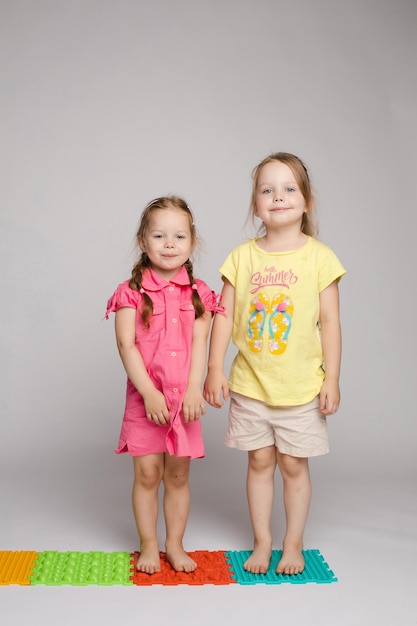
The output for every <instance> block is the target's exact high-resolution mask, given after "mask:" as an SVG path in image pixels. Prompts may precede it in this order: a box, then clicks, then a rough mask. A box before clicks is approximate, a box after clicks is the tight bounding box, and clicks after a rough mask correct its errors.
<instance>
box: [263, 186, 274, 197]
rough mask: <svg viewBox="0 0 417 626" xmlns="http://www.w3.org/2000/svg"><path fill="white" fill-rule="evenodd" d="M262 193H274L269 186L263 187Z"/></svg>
mask: <svg viewBox="0 0 417 626" xmlns="http://www.w3.org/2000/svg"><path fill="white" fill-rule="evenodd" d="M262 193H263V194H265V195H268V194H270V193H272V189H270V188H269V187H268V188H267V189H263V191H262Z"/></svg>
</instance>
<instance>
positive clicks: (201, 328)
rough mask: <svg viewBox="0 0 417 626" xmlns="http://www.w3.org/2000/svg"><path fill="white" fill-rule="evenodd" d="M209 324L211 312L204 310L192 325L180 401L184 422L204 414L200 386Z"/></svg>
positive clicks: (204, 364) (204, 366) (191, 420)
mask: <svg viewBox="0 0 417 626" xmlns="http://www.w3.org/2000/svg"><path fill="white" fill-rule="evenodd" d="M210 324H211V313H210V312H209V311H206V312H205V313H204V315H202V316H201V317H199V318H197V319H196V320H195V322H194V326H193V341H192V346H191V363H190V372H189V375H188V382H187V389H186V390H185V394H184V400H183V402H182V412H183V414H184V420H185V422H186V423H187V422H194V421H195V420H198V419H199V418H200V415H204V414H205V412H206V405H205V404H204V398H203V393H202V390H201V386H202V383H203V376H204V370H205V369H206V356H207V338H208V334H209V331H210Z"/></svg>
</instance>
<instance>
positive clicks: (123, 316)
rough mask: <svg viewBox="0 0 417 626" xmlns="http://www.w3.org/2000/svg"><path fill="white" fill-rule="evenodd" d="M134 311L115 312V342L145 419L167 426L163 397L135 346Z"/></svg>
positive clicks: (121, 310)
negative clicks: (143, 405) (135, 390)
mask: <svg viewBox="0 0 417 626" xmlns="http://www.w3.org/2000/svg"><path fill="white" fill-rule="evenodd" d="M135 323H136V309H131V308H128V307H123V308H121V309H119V310H118V311H117V312H116V341H117V347H118V350H119V354H120V358H121V359H122V363H123V366H124V368H125V370H126V374H127V375H128V378H129V380H130V381H131V382H132V383H133V385H134V386H135V388H136V389H137V390H138V392H139V393H140V395H141V396H142V398H143V401H144V403H145V409H146V417H147V418H148V419H149V420H151V421H153V422H155V424H168V422H169V412H168V407H167V404H166V401H165V397H164V395H163V394H162V393H161V392H160V391H158V389H156V387H155V385H154V384H153V382H152V380H151V379H150V377H149V374H148V372H147V371H146V367H145V364H144V362H143V359H142V355H141V353H140V352H139V350H138V349H137V347H136V344H135Z"/></svg>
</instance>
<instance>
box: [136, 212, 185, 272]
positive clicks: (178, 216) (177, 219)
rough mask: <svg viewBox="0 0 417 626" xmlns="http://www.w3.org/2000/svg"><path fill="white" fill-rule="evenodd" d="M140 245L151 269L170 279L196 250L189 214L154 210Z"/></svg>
mask: <svg viewBox="0 0 417 626" xmlns="http://www.w3.org/2000/svg"><path fill="white" fill-rule="evenodd" d="M139 245H140V248H141V250H142V251H143V252H146V253H147V255H148V257H149V261H150V263H151V267H152V269H153V270H154V271H155V272H156V273H157V274H159V275H160V276H162V278H165V280H171V278H173V277H174V276H175V274H176V273H177V272H178V270H179V269H180V268H181V267H182V266H183V265H184V263H185V262H186V261H187V259H188V258H189V257H190V255H191V253H192V251H193V250H194V247H195V244H194V242H193V241H192V237H191V231H190V223H189V218H188V216H187V214H186V213H184V212H183V211H180V210H178V209H157V210H156V211H153V212H152V213H151V215H150V218H149V224H148V227H147V229H146V233H145V236H144V237H143V239H142V240H141V241H140V242H139Z"/></svg>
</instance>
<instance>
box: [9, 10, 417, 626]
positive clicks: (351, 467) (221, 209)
mask: <svg viewBox="0 0 417 626" xmlns="http://www.w3.org/2000/svg"><path fill="white" fill-rule="evenodd" d="M416 31H417V4H416V2H415V1H414V0H396V1H395V2H394V1H392V0H350V2H342V1H339V0H333V1H331V0H313V1H309V0H292V1H291V2H286V1H284V0H256V1H255V0H241V1H238V0H229V1H224V0H197V1H192V0H173V1H168V0H165V1H163V0H153V1H152V2H146V1H144V0H117V1H116V0H33V1H30V0H13V1H12V0H0V42H1V43H0V46H1V52H2V54H1V59H2V60H1V68H2V91H1V108H2V115H1V119H2V126H1V128H2V131H1V132H2V135H1V172H2V183H1V187H0V194H1V196H0V197H1V231H0V236H1V259H0V271H1V292H2V307H1V319H0V323H1V362H0V367H1V377H0V384H1V405H0V497H1V501H0V503H1V509H2V514H1V517H0V530H1V534H0V550H25V549H30V550H39V551H40V550H53V549H56V550H103V551H108V550H134V549H137V539H136V531H135V528H134V524H133V517H132V514H131V511H130V488H131V474H132V469H131V461H130V459H129V458H128V457H123V458H121V457H116V456H115V455H114V454H113V449H114V447H115V446H116V444H117V439H118V434H119V428H120V420H121V415H122V411H123V404H124V385H125V375H124V372H123V369H122V366H121V363H120V360H119V357H118V355H117V351H116V347H115V340H114V331H113V321H107V322H106V321H103V320H102V317H103V315H104V311H105V305H106V301H107V298H108V297H109V296H110V295H111V294H112V292H113V290H114V289H115V287H116V285H117V284H118V283H119V282H122V281H123V280H124V279H126V278H127V277H128V276H129V274H130V269H131V265H132V263H133V261H134V258H135V249H134V233H135V228H136V225H137V221H138V216H139V213H140V211H141V210H142V208H143V206H144V205H145V204H146V202H148V200H150V199H151V198H153V197H155V196H157V195H162V194H167V193H178V194H180V195H183V196H184V197H185V198H186V199H187V201H188V203H189V204H190V206H191V207H192V209H193V211H194V213H195V218H196V223H197V227H198V230H199V232H200V235H201V238H202V240H203V246H202V248H201V250H200V252H199V255H198V258H197V259H196V263H195V268H196V271H195V274H196V275H197V276H199V277H201V278H203V279H204V280H206V281H207V282H208V283H209V284H210V285H211V286H212V287H213V288H214V289H215V290H216V291H219V290H220V288H221V281H220V277H219V274H218V267H219V266H220V264H221V263H222V261H223V259H224V258H225V256H226V255H227V253H228V252H229V251H230V250H231V248H232V247H233V246H234V245H236V244H238V243H239V242H241V241H242V240H243V239H244V238H246V237H247V236H250V235H251V234H252V233H251V232H250V231H249V232H248V231H247V229H246V230H245V229H244V222H245V219H246V214H247V207H248V203H249V194H250V186H251V178H250V173H251V170H252V168H253V167H254V166H255V165H256V164H257V163H258V162H259V160H261V159H262V158H263V157H264V156H266V155H267V154H269V153H270V152H272V151H276V150H286V151H290V152H293V153H295V154H298V155H299V156H300V157H302V158H303V159H304V160H305V162H306V163H307V165H308V166H309V169H310V172H311V175H312V178H313V182H314V185H315V188H316V190H317V199H318V209H319V222H320V238H321V239H322V240H323V241H324V242H325V243H327V244H328V245H330V246H331V247H332V248H333V249H334V250H335V252H336V253H337V255H338V256H339V258H340V259H341V261H342V263H343V264H344V265H345V267H346V269H347V272H348V273H347V275H346V277H345V278H344V279H343V280H342V282H341V287H340V291H341V306H342V324H343V341H344V347H343V371H342V378H341V386H342V404H341V408H340V410H339V412H338V414H337V415H336V416H333V417H331V418H330V420H329V428H330V438H331V453H330V454H329V455H328V456H326V457H324V458H321V459H318V460H314V461H313V462H312V464H311V467H312V474H313V481H314V496H313V505H312V511H311V515H310V520H309V525H308V528H307V531H306V547H308V548H315V547H317V548H319V549H321V550H322V552H323V553H324V555H325V556H326V557H327V560H328V561H329V563H330V565H331V566H332V567H333V568H334V569H335V570H336V574H337V575H339V577H340V575H341V574H344V576H343V575H342V578H343V579H344V583H343V582H340V583H338V585H339V586H337V585H331V586H327V587H326V590H324V589H323V587H320V588H318V587H316V586H313V587H304V586H302V587H303V589H301V588H300V587H298V588H297V590H296V591H295V587H294V586H287V587H286V588H285V590H284V589H283V588H282V586H281V588H280V589H279V594H281V595H280V597H281V601H282V602H283V604H282V607H285V608H282V610H283V611H284V613H285V615H286V616H288V617H291V618H293V617H294V618H295V617H298V618H301V617H303V615H302V614H301V613H300V611H302V610H306V611H308V615H309V619H310V620H311V619H313V616H314V615H315V610H317V622H314V623H321V624H323V623H339V624H342V623H346V624H351V623H352V620H353V619H355V620H356V621H357V623H358V624H361V623H364V624H365V623H366V624H373V623H378V624H392V623H394V622H393V621H392V620H393V619H394V620H395V619H397V618H398V616H399V615H401V617H402V619H403V622H402V623H403V624H416V623H417V607H416V600H415V597H414V592H412V593H408V591H407V589H408V587H407V585H409V586H410V589H411V590H412V589H414V588H415V583H416V582H417V578H416V574H415V570H414V567H413V563H414V562H415V557H416V544H417V537H416V527H417V502H416V478H417V460H416V458H417V455H416V436H417V427H416V414H415V406H414V405H415V402H414V387H415V384H416V366H415V349H416V331H415V328H416V325H415V306H414V301H415V294H414V280H413V279H414V272H415V267H416V263H415V242H414V239H415V230H416V228H415V227H416V211H415V178H416V171H417V169H416V166H417V149H416V146H417V127H416V122H415V111H416V104H417V98H416V90H417V88H416V58H417V57H416V53H417V39H416V35H417V32H416ZM232 356H233V350H232V349H231V351H230V354H229V359H231V358H232ZM226 422H227V410H226V409H224V410H222V411H216V410H214V409H211V408H208V411H207V415H206V417H205V418H204V426H203V427H204V436H205V442H206V454H207V456H206V459H204V460H203V461H198V462H195V463H193V467H192V489H193V500H192V512H191V516H190V522H189V527H188V530H187V542H186V547H187V548H188V549H190V550H192V549H209V550H219V549H249V548H250V547H251V542H252V538H251V532H250V526H249V522H248V519H247V513H246V501H245V494H244V480H245V471H246V458H245V455H243V454H239V453H238V452H236V451H231V450H228V449H225V448H224V446H223V437H224V432H225V427H226ZM278 484H279V483H278ZM281 509H282V507H281V500H280V493H279V490H278V489H277V503H276V507H275V510H274V528H275V531H274V535H275V540H276V541H275V547H276V548H279V547H280V542H281V538H282V531H283V519H282V510H281ZM160 531H161V540H163V527H161V529H160ZM387 550H388V552H387ZM387 562H388V563H389V566H388V569H389V570H390V571H391V572H392V570H394V572H395V573H397V575H399V572H403V574H402V576H401V581H398V584H397V585H395V584H394V586H393V584H392V580H391V582H390V584H388V579H387V578H386V576H385V573H384V568H385V567H387ZM377 563H378V567H376V564H377ZM375 569H377V570H378V572H379V576H380V578H378V579H377V582H375V579H374V578H373V577H372V576H373V575H374V574H372V576H371V578H369V576H370V573H371V571H372V572H373V573H374V572H375ZM364 574H365V576H364ZM360 575H362V576H364V578H363V579H362V582H363V583H364V584H365V582H366V583H367V584H368V585H371V587H369V586H368V587H366V586H365V587H364V586H363V585H361V584H360V582H359V580H358V578H357V577H358V576H360ZM404 580H405V583H404ZM353 581H355V582H356V584H357V587H356V588H355V592H353V589H352V588H351V587H349V583H353ZM343 584H345V587H343ZM346 585H347V586H346ZM378 585H379V586H378ZM380 585H382V587H381V586H380ZM404 585H405V586H404ZM330 588H331V589H330ZM370 589H373V591H370ZM375 589H378V591H376V590H375ZM46 591H49V594H46V595H45V596H42V595H41V594H42V593H45V590H43V591H42V590H36V591H35V590H34V588H33V589H31V590H27V589H25V588H3V589H0V594H1V595H4V596H5V599H6V603H4V602H3V601H1V602H0V616H1V615H2V611H4V612H5V615H6V616H7V617H8V622H7V623H8V624H14V623H16V624H20V623H22V622H21V621H19V619H20V617H19V613H18V606H20V602H19V598H20V595H21V594H23V595H22V599H23V597H24V600H25V602H27V601H28V600H29V597H30V598H31V602H34V604H33V605H32V610H33V611H34V614H36V610H42V614H43V611H44V608H43V607H44V606H45V604H43V602H47V603H48V606H49V611H50V613H51V614H53V606H54V605H53V604H52V605H51V604H50V602H51V592H50V590H46ZM64 591H65V590H64V589H63V588H60V590H59V591H56V593H60V594H61V593H64ZM71 591H72V590H69V591H68V590H66V593H67V594H69V595H68V598H69V597H70V596H71ZM200 591H201V593H203V594H208V593H209V592H210V593H211V594H213V593H216V594H221V596H220V597H221V599H222V602H223V606H224V607H228V608H227V609H226V608H225V609H224V612H223V613H222V614H223V615H225V616H229V617H230V616H236V615H237V613H236V612H235V611H236V610H237V608H235V607H237V606H238V605H239V606H240V607H241V610H243V612H244V617H243V618H242V619H243V620H245V619H248V620H251V621H252V619H255V616H256V617H259V616H260V613H259V611H260V609H259V607H260V606H263V607H264V610H265V619H266V617H267V616H270V614H271V611H273V610H274V609H273V607H275V600H274V601H273V602H272V595H271V594H275V597H277V592H278V590H277V588H275V589H271V588H270V587H269V588H266V586H264V585H259V586H257V587H256V588H255V587H254V588H250V590H249V591H250V592H251V593H253V594H264V595H262V598H261V597H259V598H258V600H259V602H257V603H255V604H253V605H252V604H251V602H252V600H251V601H250V602H249V599H248V603H249V604H248V605H247V606H246V605H245V604H244V603H243V600H237V598H236V594H237V593H239V590H237V586H235V587H234V588H233V590H232V589H231V588H230V587H226V588H221V589H220V588H219V589H215V590H213V589H212V588H211V589H208V588H204V589H203V590H200ZM100 592H102V593H104V592H103V591H102V590H96V589H89V590H88V592H87V590H85V594H87V593H88V594H89V595H86V596H85V601H86V602H91V612H92V614H95V615H96V616H97V613H94V610H95V609H94V607H95V602H96V596H95V594H98V593H100ZM244 592H245V594H246V595H245V596H244V598H245V599H247V597H248V589H246V590H244ZM348 592H349V595H343V594H345V593H346V594H348ZM73 593H75V591H74V592H73ZM115 593H116V590H114V589H112V590H107V595H106V596H105V601H106V602H110V604H109V605H108V606H107V607H106V609H105V613H106V616H107V619H109V620H113V621H114V619H116V617H115V616H116V615H119V612H117V608H116V607H117V605H118V602H117V601H114V605H113V600H109V598H114V594H115ZM118 593H123V600H122V603H123V604H122V607H123V605H125V604H126V602H127V603H129V602H133V598H131V596H129V595H128V594H127V592H126V590H122V591H120V590H119V592H118ZM130 593H131V590H130ZM146 593H147V594H148V595H146V597H145V598H143V597H142V600H141V602H142V611H145V612H146V611H147V610H149V615H150V616H152V614H153V613H152V610H153V609H152V606H154V602H155V597H157V598H159V597H160V596H158V595H157V594H161V593H165V598H166V607H167V611H169V614H170V615H171V616H172V611H173V610H174V611H175V608H173V607H175V606H176V604H175V603H176V602H177V601H178V597H179V596H178V594H182V593H185V591H184V590H180V589H177V590H176V593H177V596H175V598H176V599H175V600H174V599H172V598H174V596H172V597H171V596H170V594H173V593H174V590H166V589H164V590H163V591H162V590H161V588H159V589H156V588H153V589H151V590H150V589H147V590H146ZM188 593H190V590H188ZM193 593H197V592H196V591H195V590H194V591H193ZM242 593H243V591H242ZM295 593H297V594H301V596H300V598H301V597H302V598H304V599H303V601H301V599H299V598H298V596H297V599H295V596H294V594H295ZM324 593H326V594H332V595H331V597H332V599H331V600H329V598H328V597H327V596H323V594H324ZM353 593H355V594H356V595H355V596H354V597H356V598H357V601H355V603H353V604H351V602H350V599H349V598H350V597H351V596H352V594H353ZM29 594H31V595H29ZM35 594H39V595H35ZM228 594H229V595H228ZM230 594H232V596H230ZM233 594H235V596H234V597H233ZM265 594H268V595H265ZM303 594H304V595H303ZM334 594H342V595H341V596H340V597H339V596H337V597H336V596H335V595H334ZM402 594H405V595H404V597H402ZM134 595H136V593H135V594H134ZM55 597H56V596H55ZM254 597H255V596H254ZM412 597H414V600H412V599H411V598H412ZM170 598H171V599H172V602H173V603H174V604H172V605H170V601H171V600H170ZM187 598H188V599H187V600H186V601H187V602H188V601H189V602H190V603H191V605H192V603H193V602H194V601H195V602H196V607H197V606H200V604H199V602H200V601H201V599H200V600H197V598H196V596H192V597H191V596H187ZM242 598H243V596H242ZM307 598H309V599H310V601H311V603H312V604H311V605H310V606H309V605H308V603H307V604H305V600H306V599H307ZM148 600H149V604H147V602H148ZM184 601H185V600H184ZM219 601H220V598H219ZM287 601H288V604H286V602H287ZM8 602H10V604H8ZM37 602H39V605H38V604H37ZM228 602H230V604H228ZM300 602H301V604H302V606H303V607H304V606H305V609H301V608H300V607H301V604H300ZM322 602H323V603H324V604H325V606H326V607H327V611H328V613H325V612H324V613H321V612H320V610H319V609H320V607H321V603H322ZM259 603H260V604H259ZM268 603H269V604H268ZM317 603H318V604H317ZM410 603H411V604H410ZM217 604H218V602H217V599H216V600H215V601H214V602H213V601H212V600H209V602H208V605H209V606H208V608H207V613H205V616H206V618H207V619H208V620H209V621H208V622H207V623H210V621H211V620H212V619H214V616H215V615H216V616H217V619H219V618H218V613H211V612H210V611H214V607H215V606H217ZM2 605H3V609H2V608H1V607H2ZM255 605H256V606H255ZM85 606H87V605H85ZM88 606H90V605H88ZM100 606H101V607H103V606H106V605H105V602H104V599H103V597H101V599H100ZM133 606H134V604H132V607H133ZM342 606H343V607H344V608H343V609H341V607H342ZM40 607H42V609H40ZM256 607H257V608H256ZM268 607H269V608H268ZM358 607H362V609H360V608H358ZM57 610H58V609H57ZM86 610H87V609H86ZM132 610H133V609H132ZM196 610H197V609H196ZM339 610H340V611H341V613H338V611H339ZM71 611H72V613H71ZM74 611H76V606H75V605H73V603H72V601H71V609H70V612H69V613H66V617H63V618H62V619H64V621H63V622H62V621H61V623H68V624H71V623H75V621H76V620H77V623H83V621H82V620H83V617H82V616H83V615H84V617H85V616H86V615H87V613H86V612H84V613H82V614H78V613H75V612H74ZM112 611H114V612H112ZM332 611H334V613H332ZM357 611H359V613H358V612H357ZM401 612H402V613H401ZM23 614H24V613H22V615H23ZM121 614H122V615H123V611H122V613H121ZM261 614H262V612H261ZM56 615H57V613H56V614H54V618H56ZM193 615H194V617H195V615H196V613H193ZM306 615H307V613H306ZM326 615H328V616H329V620H330V621H329V622H325V621H323V620H325V619H326V617H325V616H326ZM342 615H343V616H345V618H346V620H347V621H346V622H344V621H343V619H344V617H342ZM358 615H362V616H363V618H364V621H362V622H361V621H360V618H359V619H358ZM365 616H366V620H365ZM371 616H373V618H375V619H376V620H377V621H375V622H373V621H372V619H373V618H372V617H371ZM125 618H126V622H127V619H128V613H126V616H125ZM51 619H52V618H51ZM100 619H105V618H104V611H103V616H102V617H100ZM225 619H226V618H225ZM13 620H16V621H13ZM65 620H68V621H65ZM80 620H81V621H80ZM201 620H202V621H201V623H205V622H204V616H201ZM335 620H336V621H335ZM384 620H388V621H384ZM180 622H181V623H184V619H181V620H179V621H178V623H180ZM42 623H46V622H45V621H44V622H42ZM51 623H52V622H51ZM102 623H104V622H102ZM108 623H111V621H109V622H108ZM112 623H113V622H112ZM122 623H124V622H122ZM174 623H176V622H175V621H174ZM185 623H188V622H187V621H186V622H185ZM190 623H191V621H190ZM220 623H222V621H221V619H220ZM224 623H226V621H225V622H224ZM242 623H249V621H248V622H245V621H243V622H242Z"/></svg>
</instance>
